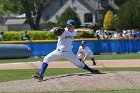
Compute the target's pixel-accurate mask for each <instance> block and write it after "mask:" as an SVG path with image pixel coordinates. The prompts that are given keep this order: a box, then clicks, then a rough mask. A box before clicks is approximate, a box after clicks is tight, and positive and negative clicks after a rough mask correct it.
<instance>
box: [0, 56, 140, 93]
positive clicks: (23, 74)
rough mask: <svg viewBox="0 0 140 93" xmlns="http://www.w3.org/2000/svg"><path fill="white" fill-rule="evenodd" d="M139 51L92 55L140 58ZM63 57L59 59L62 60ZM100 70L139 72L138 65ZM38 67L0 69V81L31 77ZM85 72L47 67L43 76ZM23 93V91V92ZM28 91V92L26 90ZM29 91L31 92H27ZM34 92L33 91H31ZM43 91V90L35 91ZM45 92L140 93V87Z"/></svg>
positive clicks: (20, 60)
mask: <svg viewBox="0 0 140 93" xmlns="http://www.w3.org/2000/svg"><path fill="white" fill-rule="evenodd" d="M139 55H140V54H139V53H136V54H135V53H134V54H113V55H109V54H107V55H94V57H95V59H96V60H119V59H140V56H139ZM42 60H43V58H26V59H5V60H0V64H1V63H16V62H36V61H42ZM63 60H64V59H61V61H63ZM98 69H99V70H101V71H102V72H106V71H111V72H115V71H138V72H140V67H128V68H126V67H125V68H98ZM38 71H39V69H27V70H0V83H2V82H8V81H14V80H23V79H31V76H32V75H33V74H35V73H36V72H38ZM83 72H87V71H85V70H82V69H80V68H49V69H47V71H46V72H45V76H57V75H65V74H73V73H83ZM24 93H25V92H24ZM26 93H28V92H26ZM29 93H31V92H29ZM32 93H35V92H32ZM36 93H43V92H36ZM45 93H140V89H126V90H96V91H92V90H91V91H73V92H72V91H68V92H67V91H63V92H61V91H60V92H59V91H52V92H45Z"/></svg>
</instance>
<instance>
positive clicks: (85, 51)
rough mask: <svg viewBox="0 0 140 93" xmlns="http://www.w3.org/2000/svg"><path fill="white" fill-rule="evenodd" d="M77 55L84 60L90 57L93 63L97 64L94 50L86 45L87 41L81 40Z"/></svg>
mask: <svg viewBox="0 0 140 93" xmlns="http://www.w3.org/2000/svg"><path fill="white" fill-rule="evenodd" d="M77 56H78V58H79V60H80V61H82V62H85V60H86V59H87V58H88V57H89V58H90V59H91V60H92V62H93V65H96V62H95V60H94V57H93V52H92V51H91V50H90V48H89V47H88V46H87V45H86V41H82V42H81V46H80V47H79V49H78V52H77ZM82 59H83V60H82Z"/></svg>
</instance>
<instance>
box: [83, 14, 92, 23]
mask: <svg viewBox="0 0 140 93" xmlns="http://www.w3.org/2000/svg"><path fill="white" fill-rule="evenodd" d="M84 22H93V16H92V14H91V13H86V14H84Z"/></svg>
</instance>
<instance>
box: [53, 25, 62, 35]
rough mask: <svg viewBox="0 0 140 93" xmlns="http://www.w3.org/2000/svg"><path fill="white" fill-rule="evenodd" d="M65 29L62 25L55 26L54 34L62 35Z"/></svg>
mask: <svg viewBox="0 0 140 93" xmlns="http://www.w3.org/2000/svg"><path fill="white" fill-rule="evenodd" d="M64 31H65V29H64V28H61V27H55V28H53V31H52V32H53V34H54V35H56V36H61V35H62V33H63V32H64Z"/></svg>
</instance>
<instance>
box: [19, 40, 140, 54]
mask: <svg viewBox="0 0 140 93" xmlns="http://www.w3.org/2000/svg"><path fill="white" fill-rule="evenodd" d="M86 42H87V46H89V47H90V49H91V50H92V51H93V53H94V54H100V53H130V52H140V40H86ZM19 44H25V45H27V46H28V47H29V48H30V49H31V51H32V56H46V55H47V54H49V53H50V52H52V51H53V50H55V49H56V45H57V42H56V41H55V42H50V41H49V42H47V41H45V42H44V41H39V42H25V43H23V42H21V43H19ZM80 45H81V40H77V41H74V46H73V52H74V53H77V51H78V48H79V46H80Z"/></svg>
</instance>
